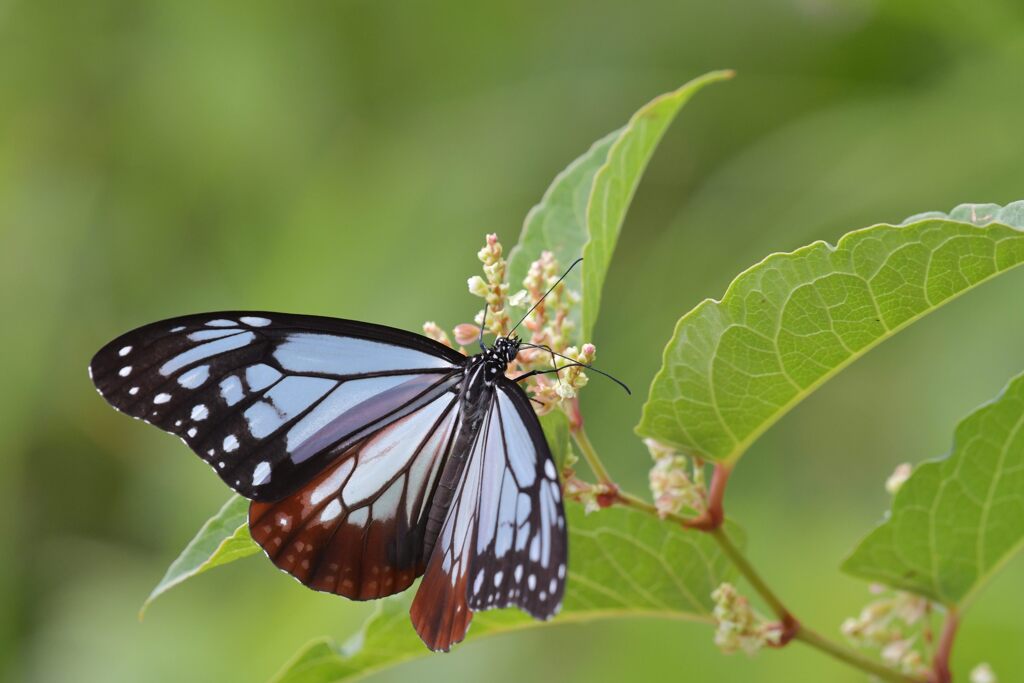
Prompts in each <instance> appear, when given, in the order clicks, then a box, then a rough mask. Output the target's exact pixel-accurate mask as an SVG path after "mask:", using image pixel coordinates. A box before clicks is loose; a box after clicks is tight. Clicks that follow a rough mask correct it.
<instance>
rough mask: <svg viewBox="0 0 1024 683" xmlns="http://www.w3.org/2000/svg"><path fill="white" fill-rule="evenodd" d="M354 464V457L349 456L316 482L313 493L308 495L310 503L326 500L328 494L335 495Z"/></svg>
mask: <svg viewBox="0 0 1024 683" xmlns="http://www.w3.org/2000/svg"><path fill="white" fill-rule="evenodd" d="M354 464H355V458H349V459H348V460H346V461H345V462H343V463H342V464H341V465H339V466H338V467H337V469H335V470H334V472H332V473H331V476H329V477H327V478H326V479H324V480H323V481H322V482H320V483H319V484H317V487H316V488H315V489H313V493H311V494H310V496H309V502H310V504H311V505H316V504H318V503H319V502H320V501H323V500H327V497H328V496H333V495H337V494H338V491H339V490H340V489H341V485H342V484H344V483H345V477H347V476H348V473H349V472H351V471H352V467H353V465H354Z"/></svg>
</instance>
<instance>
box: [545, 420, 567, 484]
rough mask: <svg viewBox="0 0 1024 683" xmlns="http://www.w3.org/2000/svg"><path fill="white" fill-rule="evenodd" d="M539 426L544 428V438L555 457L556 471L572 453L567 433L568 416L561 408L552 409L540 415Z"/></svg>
mask: <svg viewBox="0 0 1024 683" xmlns="http://www.w3.org/2000/svg"><path fill="white" fill-rule="evenodd" d="M540 426H541V427H542V428H543V429H544V438H545V439H547V442H548V446H550V448H551V455H552V456H553V457H554V458H555V464H556V465H557V466H558V471H559V472H561V471H562V466H563V465H565V461H566V460H567V459H568V458H569V456H570V454H571V453H572V436H571V435H570V433H569V418H568V417H567V416H566V414H565V413H563V412H562V411H561V410H552V411H551V412H550V413H547V414H545V415H541V417H540Z"/></svg>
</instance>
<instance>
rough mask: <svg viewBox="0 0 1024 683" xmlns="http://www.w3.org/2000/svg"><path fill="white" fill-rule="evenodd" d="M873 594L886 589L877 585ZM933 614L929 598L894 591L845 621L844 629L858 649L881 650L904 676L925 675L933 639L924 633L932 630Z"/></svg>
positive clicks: (844, 633)
mask: <svg viewBox="0 0 1024 683" xmlns="http://www.w3.org/2000/svg"><path fill="white" fill-rule="evenodd" d="M872 591H873V592H875V593H876V594H877V593H882V592H884V591H885V589H884V588H883V587H881V586H877V585H875V586H872ZM930 611H931V603H929V602H928V600H927V599H926V598H922V597H920V596H917V595H914V594H912V593H906V592H903V591H894V592H893V593H892V594H891V595H889V596H888V597H885V598H882V599H879V600H875V601H873V602H871V603H869V604H868V605H867V606H865V607H864V609H862V610H861V612H860V614H859V615H858V616H856V617H851V618H849V619H847V620H846V621H844V622H843V625H842V627H841V630H842V632H843V635H845V636H846V637H847V638H849V639H850V641H851V642H853V643H854V644H855V645H857V646H858V647H861V648H870V649H878V650H879V651H880V652H881V655H882V659H883V660H884V661H885V662H886V663H887V664H889V665H890V666H892V667H895V668H898V669H900V670H901V671H903V672H904V673H908V674H914V675H924V674H925V673H927V671H928V665H927V660H928V657H927V654H928V653H927V652H925V650H924V648H925V647H926V645H927V642H926V641H928V640H930V639H929V638H926V637H925V636H924V635H923V632H925V631H927V630H928V629H930V624H929V623H928V621H929V620H928V616H929V614H930Z"/></svg>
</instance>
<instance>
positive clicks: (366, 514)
mask: <svg viewBox="0 0 1024 683" xmlns="http://www.w3.org/2000/svg"><path fill="white" fill-rule="evenodd" d="M369 518H370V508H359V509H358V510H356V511H354V512H352V513H351V514H349V516H348V523H349V524H351V525H352V526H362V525H364V524H366V520H368V519H369Z"/></svg>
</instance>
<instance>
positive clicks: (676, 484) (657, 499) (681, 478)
mask: <svg viewBox="0 0 1024 683" xmlns="http://www.w3.org/2000/svg"><path fill="white" fill-rule="evenodd" d="M644 444H645V445H646V446H647V450H648V451H649V452H650V454H651V458H652V459H653V460H654V467H652V468H651V471H650V473H649V474H648V479H649V481H650V486H651V495H652V496H653V497H654V506H655V507H656V508H657V510H658V515H660V516H661V518H662V519H664V518H665V517H667V516H668V515H670V514H677V513H679V512H680V511H682V510H686V511H688V512H690V513H691V514H695V515H700V514H701V513H703V512H704V511H705V510H706V509H707V488H706V486H705V483H704V468H703V467H701V466H698V465H697V463H696V462H691V461H690V459H689V458H687V457H686V456H684V455H680V454H679V453H677V452H676V450H675V449H674V448H672V447H671V446H667V445H665V444H663V443H661V442H659V441H657V440H656V439H644Z"/></svg>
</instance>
